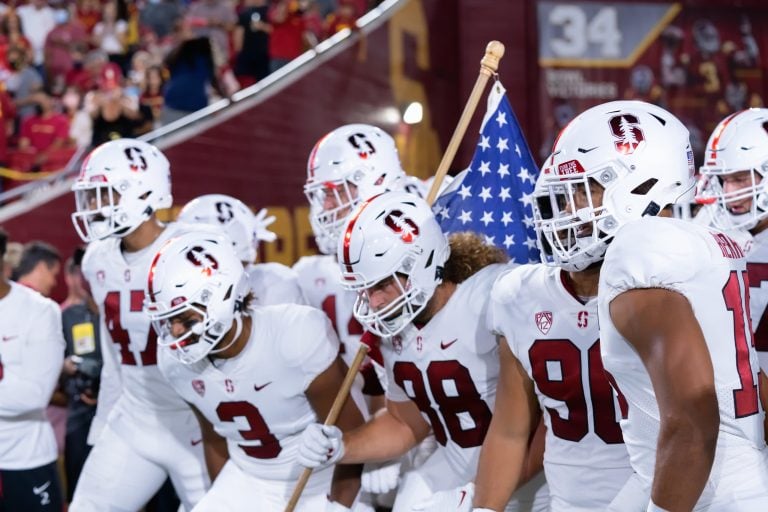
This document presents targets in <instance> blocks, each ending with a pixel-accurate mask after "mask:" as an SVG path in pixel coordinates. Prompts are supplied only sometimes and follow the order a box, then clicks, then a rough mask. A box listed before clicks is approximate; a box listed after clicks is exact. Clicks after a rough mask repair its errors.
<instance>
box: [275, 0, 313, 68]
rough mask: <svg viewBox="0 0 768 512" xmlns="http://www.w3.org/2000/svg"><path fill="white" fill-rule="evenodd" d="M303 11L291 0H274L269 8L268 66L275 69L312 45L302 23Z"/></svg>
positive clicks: (310, 37) (309, 35)
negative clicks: (270, 26) (270, 29)
mask: <svg viewBox="0 0 768 512" xmlns="http://www.w3.org/2000/svg"><path fill="white" fill-rule="evenodd" d="M303 14H304V13H303V11H301V9H300V8H299V4H298V3H297V2H295V1H293V0H276V1H275V2H274V3H273V4H272V5H271V7H270V8H269V16H268V17H269V24H270V25H272V33H271V34H270V36H269V67H270V71H276V70H278V69H280V68H281V67H283V66H285V65H286V64H288V63H289V62H290V61H292V60H293V59H295V58H296V57H298V56H299V55H301V54H302V53H303V52H304V47H305V45H307V46H312V42H313V41H312V36H311V34H310V33H309V32H308V31H307V29H306V25H305V23H304V17H303Z"/></svg>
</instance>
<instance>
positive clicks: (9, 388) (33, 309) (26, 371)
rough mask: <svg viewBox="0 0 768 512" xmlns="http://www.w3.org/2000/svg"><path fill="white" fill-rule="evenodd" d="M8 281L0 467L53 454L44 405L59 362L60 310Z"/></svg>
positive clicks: (1, 356)
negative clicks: (9, 287) (9, 288)
mask: <svg viewBox="0 0 768 512" xmlns="http://www.w3.org/2000/svg"><path fill="white" fill-rule="evenodd" d="M10 285H11V290H10V292H9V293H8V295H6V296H5V297H3V298H2V299H0V469H4V470H22V469H34V468H38V467H40V466H44V465H46V464H50V463H51V462H53V461H55V460H56V457H57V455H58V451H57V448H56V439H55V437H54V434H53V427H51V423H50V421H48V418H47V417H46V415H45V408H46V406H47V405H48V402H49V401H50V400H51V395H52V394H53V390H54V388H55V387H56V384H57V383H58V380H59V374H60V373H61V365H62V364H63V362H64V348H65V343H64V335H63V330H62V327H61V310H60V309H59V306H58V305H57V304H56V303H55V302H53V301H52V300H50V299H46V298H45V297H43V296H42V295H40V294H39V293H37V292H36V291H33V290H31V289H29V288H26V287H24V286H21V285H18V284H16V283H13V282H12V283H10ZM0 501H2V500H0Z"/></svg>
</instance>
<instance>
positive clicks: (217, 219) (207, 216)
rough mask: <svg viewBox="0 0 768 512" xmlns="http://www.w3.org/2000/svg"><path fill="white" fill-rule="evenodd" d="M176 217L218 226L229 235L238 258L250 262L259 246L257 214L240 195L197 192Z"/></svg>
mask: <svg viewBox="0 0 768 512" xmlns="http://www.w3.org/2000/svg"><path fill="white" fill-rule="evenodd" d="M178 220H179V221H181V222H186V223H189V224H198V223H203V224H213V225H216V226H220V227H221V228H222V229H223V230H224V232H225V233H226V234H227V236H229V238H231V239H232V243H233V245H234V246H235V252H237V256H238V258H240V261H242V262H243V263H253V262H254V260H255V259H256V253H257V249H258V247H259V239H258V237H257V226H256V217H255V215H254V214H253V212H252V211H251V209H250V208H248V207H247V206H246V205H245V203H243V202H242V201H240V200H239V199H235V198H234V197H232V196H227V195H224V194H206V195H204V196H200V197H198V198H195V199H193V200H192V201H190V202H188V203H187V204H186V205H185V206H184V208H182V209H181V211H180V212H179V216H178Z"/></svg>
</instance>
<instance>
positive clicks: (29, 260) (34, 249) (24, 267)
mask: <svg viewBox="0 0 768 512" xmlns="http://www.w3.org/2000/svg"><path fill="white" fill-rule="evenodd" d="M41 261H42V262H43V263H45V265H46V266H47V267H49V268H50V267H52V266H54V265H55V264H56V263H59V262H61V255H60V254H59V250H58V249H56V248H55V247H54V246H52V245H51V244H49V243H46V242H42V241H40V240H34V241H32V242H29V243H28V244H26V245H25V246H24V250H23V251H22V252H21V260H19V266H18V267H16V268H15V269H14V271H13V275H12V276H11V279H13V280H14V281H18V280H19V279H21V278H22V277H24V276H25V275H27V274H29V273H30V272H32V270H33V269H34V268H35V267H36V266H37V264H38V263H40V262H41Z"/></svg>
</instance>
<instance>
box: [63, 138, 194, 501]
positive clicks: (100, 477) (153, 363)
mask: <svg viewBox="0 0 768 512" xmlns="http://www.w3.org/2000/svg"><path fill="white" fill-rule="evenodd" d="M72 190H73V191H74V192H75V198H76V206H77V211H76V212H75V213H73V214H72V220H73V223H74V224H75V228H76V229H77V232H78V234H79V235H80V236H81V237H82V239H83V240H84V241H86V242H89V245H88V249H87V251H86V254H85V256H84V257H83V261H82V271H83V275H84V276H85V278H86V280H87V281H88V283H89V284H90V287H91V291H92V294H93V298H94V300H95V301H96V303H97V304H98V306H99V313H100V314H99V317H100V322H101V342H102V357H103V360H104V366H103V369H102V374H101V387H100V390H99V396H98V406H97V413H96V417H95V418H94V422H93V424H92V427H91V435H90V439H89V442H91V443H94V447H93V450H92V451H91V453H90V454H89V456H88V459H87V460H86V463H85V465H84V466H83V470H82V473H81V475H80V480H79V481H78V484H77V488H76V489H75V496H74V498H73V502H72V505H71V507H70V510H71V511H72V512H80V511H98V512H100V511H104V510H113V511H136V510H138V509H140V508H141V507H143V506H144V504H145V503H146V502H147V501H148V500H149V499H150V498H151V497H152V496H153V495H154V494H155V492H156V491H157V490H158V489H159V488H160V486H161V485H162V484H163V482H164V481H165V479H166V477H167V476H170V478H171V481H172V483H173V486H174V488H175V490H176V493H177V494H178V496H179V498H180V499H181V502H182V504H183V506H184V507H185V509H186V510H191V509H192V507H193V506H194V504H195V503H197V501H199V500H200V499H201V498H202V496H203V495H204V494H205V491H206V489H207V488H208V486H209V478H208V475H207V473H206V471H205V463H204V459H203V450H202V446H201V445H200V427H199V426H198V424H197V422H196V421H195V418H194V415H193V414H192V411H191V410H190V408H189V407H188V405H187V404H186V403H185V402H184V401H183V400H182V399H181V398H180V397H179V396H178V395H177V394H176V393H175V392H174V391H173V389H172V388H171V387H170V386H169V385H168V382H167V381H166V380H165V379H164V378H163V376H162V375H161V374H160V371H159V369H158V368H157V337H156V335H155V333H154V331H152V329H151V326H150V321H149V318H148V317H147V315H146V314H145V313H144V311H143V307H142V306H143V301H144V288H145V286H146V284H145V283H146V276H147V272H148V270H149V266H150V263H151V260H152V257H153V256H154V255H155V254H156V253H157V251H158V250H159V249H160V247H161V246H162V244H163V243H165V241H166V240H168V239H169V238H171V237H172V236H174V235H176V234H178V233H180V232H181V231H183V230H185V229H186V230H190V229H193V226H188V225H187V226H185V225H183V224H180V223H173V224H168V225H164V224H162V223H160V222H159V221H158V220H157V217H156V212H157V210H159V209H161V208H169V207H170V206H171V204H172V196H171V175H170V166H169V163H168V160H167V159H166V157H165V156H164V155H163V154H162V153H161V152H160V150H158V149H157V148H156V147H154V146H152V145H150V144H147V143H146V142H143V141H139V140H135V139H118V140H114V141H111V142H107V143H105V144H103V145H101V146H99V147H98V148H96V149H95V150H93V151H92V152H91V154H90V155H89V156H88V157H87V159H86V160H85V162H84V163H83V166H82V169H81V171H80V175H79V176H78V178H77V179H76V180H75V183H74V185H73V186H72ZM104 422H106V425H104ZM102 427H103V428H102Z"/></svg>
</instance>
